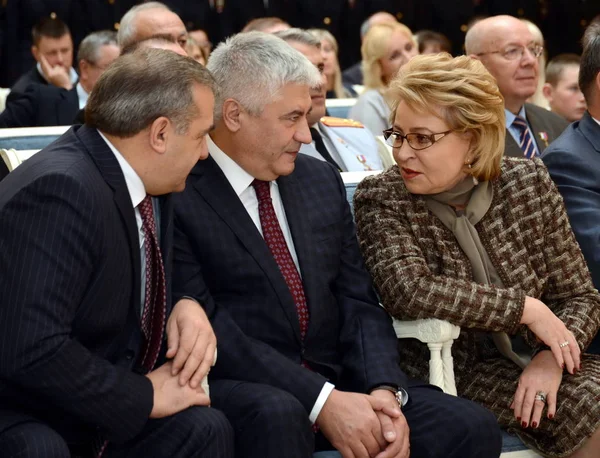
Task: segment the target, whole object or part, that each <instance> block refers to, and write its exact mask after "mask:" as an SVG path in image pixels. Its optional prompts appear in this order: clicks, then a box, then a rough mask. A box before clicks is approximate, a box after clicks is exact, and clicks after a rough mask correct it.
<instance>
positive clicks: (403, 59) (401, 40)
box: [350, 21, 418, 135]
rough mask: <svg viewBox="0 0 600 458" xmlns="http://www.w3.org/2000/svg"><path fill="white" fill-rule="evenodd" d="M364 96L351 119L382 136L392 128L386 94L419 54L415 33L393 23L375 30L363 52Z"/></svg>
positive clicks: (366, 38) (357, 102)
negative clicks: (406, 64) (404, 67)
mask: <svg viewBox="0 0 600 458" xmlns="http://www.w3.org/2000/svg"><path fill="white" fill-rule="evenodd" d="M361 53H362V68H363V74H364V83H365V92H363V93H362V94H361V95H360V96H359V97H358V100H357V101H356V104H355V105H354V106H353V107H352V109H351V110H350V118H352V119H355V120H357V121H360V122H362V123H363V124H364V125H365V126H367V128H368V129H369V130H370V131H371V132H372V133H373V135H382V132H383V130H385V129H387V128H388V127H389V122H390V120H389V117H390V107H389V106H388V104H387V102H386V101H385V99H384V96H383V92H384V91H385V89H386V88H387V86H388V84H389V83H390V81H391V80H392V79H393V78H394V76H395V75H396V73H397V72H398V70H399V69H400V67H402V66H403V65H404V64H405V63H407V62H408V61H409V60H410V59H411V58H412V57H414V56H416V55H417V54H418V51H417V44H416V43H415V41H414V38H413V35H412V32H411V31H410V29H409V28H408V27H406V26H405V25H404V24H400V23H399V22H396V21H394V22H393V23H383V24H377V25H374V26H372V27H371V28H370V29H369V31H368V32H367V35H366V36H365V39H364V41H363V45H362V48H361Z"/></svg>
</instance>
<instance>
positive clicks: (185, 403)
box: [0, 49, 233, 458]
mask: <svg viewBox="0 0 600 458" xmlns="http://www.w3.org/2000/svg"><path fill="white" fill-rule="evenodd" d="M213 90H214V82H213V79H212V77H211V76H210V74H209V73H208V71H207V70H206V69H204V68H203V67H202V66H201V65H200V64H198V63H196V62H195V61H193V60H191V59H189V58H187V57H182V56H179V55H177V54H175V53H173V52H171V51H165V50H159V49H140V50H138V51H136V52H134V53H132V54H129V55H127V56H123V57H121V58H120V59H118V60H117V61H115V62H114V63H113V65H111V67H110V68H109V69H108V70H107V71H106V72H105V73H104V74H103V76H102V77H101V78H100V80H99V81H98V83H97V85H96V86H95V88H94V92H93V93H92V95H91V97H90V99H89V101H88V104H87V107H86V110H87V111H86V119H87V124H86V125H84V126H77V127H74V128H72V129H71V130H69V131H68V132H67V133H65V134H64V135H63V136H62V137H61V138H60V139H59V140H57V141H56V142H54V143H53V144H52V145H50V146H49V147H47V148H45V149H44V150H43V151H41V152H40V153H38V154H37V155H35V156H34V157H33V158H32V159H30V160H28V161H27V162H26V163H25V164H23V165H22V166H20V167H19V168H18V169H17V170H15V171H14V172H11V173H10V174H9V176H8V177H6V178H5V179H4V180H3V181H2V183H1V184H0V336H1V337H0V341H1V343H0V451H1V452H0V453H1V454H2V456H9V457H12V456H19V457H44V458H49V457H69V456H71V455H74V456H80V455H85V456H89V454H90V452H93V453H94V455H95V456H104V457H125V456H143V457H156V458H159V457H161V458H162V457H181V458H183V457H199V456H202V457H218V458H220V457H230V456H232V454H233V446H232V440H233V439H232V435H233V433H232V429H231V426H230V425H229V423H228V421H227V420H226V418H225V417H224V415H223V414H222V413H221V412H219V411H218V410H216V409H209V408H207V407H205V406H207V405H208V404H209V402H210V400H209V398H208V396H207V395H206V393H204V391H203V390H202V387H201V384H200V381H201V380H202V379H203V377H204V376H205V375H206V374H207V372H208V369H209V367H210V364H211V363H212V361H213V358H214V348H215V339H214V334H213V332H212V329H211V327H210V324H209V323H208V320H207V318H206V315H205V314H204V311H203V310H202V308H201V307H200V306H199V305H198V304H197V303H196V302H194V301H192V300H190V299H185V298H183V299H182V300H180V301H178V302H177V303H176V304H175V305H174V306H172V305H171V301H170V272H171V254H170V245H171V240H172V217H171V201H170V197H169V193H171V192H173V191H181V190H183V188H184V186H185V179H186V177H187V174H188V173H189V171H190V170H191V168H192V167H193V166H194V164H196V162H197V161H198V160H199V159H203V158H205V157H206V156H207V149H206V140H205V137H206V134H207V133H208V131H209V130H210V129H211V128H212V124H213V107H214V96H213ZM165 344H166V345H165ZM165 347H166V348H165ZM190 406H191V407H190Z"/></svg>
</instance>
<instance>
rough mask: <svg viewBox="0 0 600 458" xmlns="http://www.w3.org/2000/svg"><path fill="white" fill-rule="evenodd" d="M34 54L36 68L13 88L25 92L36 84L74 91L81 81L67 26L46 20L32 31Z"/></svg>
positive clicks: (23, 76) (58, 21)
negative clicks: (74, 61) (78, 81)
mask: <svg viewBox="0 0 600 458" xmlns="http://www.w3.org/2000/svg"><path fill="white" fill-rule="evenodd" d="M31 35H32V38H33V46H32V47H31V53H32V54H33V57H34V58H35V61H36V65H35V66H34V67H33V68H32V69H31V70H29V71H28V72H27V73H25V74H23V75H22V76H21V77H20V78H19V80H18V81H17V82H16V83H15V84H14V85H13V87H12V88H11V91H12V92H25V89H26V88H27V86H29V85H30V84H32V83H36V84H42V85H49V84H50V85H53V86H56V87H61V88H64V89H71V88H72V87H73V86H74V85H75V83H76V82H77V79H78V76H77V72H76V71H75V70H74V69H73V40H72V39H71V33H70V32H69V28H68V27H67V25H66V24H65V23H64V22H63V21H61V20H60V19H58V18H53V17H45V18H42V19H41V20H40V21H39V22H38V23H37V24H36V25H35V26H34V27H33V29H32V32H31Z"/></svg>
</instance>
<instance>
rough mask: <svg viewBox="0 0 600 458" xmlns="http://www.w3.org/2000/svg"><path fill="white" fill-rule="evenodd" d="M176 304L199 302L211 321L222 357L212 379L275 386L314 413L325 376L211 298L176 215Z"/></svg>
mask: <svg viewBox="0 0 600 458" xmlns="http://www.w3.org/2000/svg"><path fill="white" fill-rule="evenodd" d="M175 214H176V217H175V229H174V260H173V299H174V300H173V303H177V301H178V300H179V299H181V298H182V297H183V296H190V297H193V298H194V299H195V300H197V301H198V302H199V303H200V304H202V306H203V307H204V309H205V310H206V313H207V315H208V317H209V319H210V322H211V324H212V327H213V330H214V332H215V335H216V337H217V348H218V351H219V357H218V358H217V363H216V365H215V367H214V368H213V369H212V370H211V376H212V377H216V378H222V379H233V380H244V381H249V382H255V383H264V384H267V385H271V386H275V387H277V388H280V389H282V390H284V391H287V392H288V393H290V394H292V395H293V396H295V397H296V398H297V399H298V400H299V401H300V402H301V403H302V405H303V406H304V408H305V409H306V412H307V414H308V413H310V411H311V410H312V408H313V406H314V404H315V402H316V400H317V397H318V396H319V393H320V392H321V389H322V388H323V386H324V385H325V382H326V381H327V380H326V379H325V378H324V377H323V376H321V375H320V374H318V373H316V372H312V371H309V370H306V369H305V368H303V367H302V366H301V365H300V364H299V363H296V362H294V361H292V360H290V359H288V358H287V357H285V356H284V355H282V354H281V353H279V352H278V351H277V350H275V349H273V348H272V347H270V346H269V345H267V344H265V343H264V342H261V341H259V340H256V339H254V338H251V337H249V336H247V335H246V334H245V333H244V332H243V331H242V330H241V329H240V327H239V326H238V325H237V323H236V322H235V320H234V319H233V317H232V316H231V314H230V313H229V311H228V310H227V309H226V308H225V307H223V306H219V304H218V303H216V302H215V301H214V299H213V298H212V297H211V295H210V292H209V291H208V288H207V286H206V284H205V282H204V279H203V276H202V267H201V266H200V264H199V262H198V260H197V258H196V256H195V255H194V251H193V249H192V246H191V244H190V242H189V238H188V235H187V234H186V233H185V232H184V231H183V230H182V229H181V227H182V226H181V224H178V222H177V211H176V212H175Z"/></svg>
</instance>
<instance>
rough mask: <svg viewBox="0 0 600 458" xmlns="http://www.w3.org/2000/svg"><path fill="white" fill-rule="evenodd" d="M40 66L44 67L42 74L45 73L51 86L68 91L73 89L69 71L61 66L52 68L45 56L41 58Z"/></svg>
mask: <svg viewBox="0 0 600 458" xmlns="http://www.w3.org/2000/svg"><path fill="white" fill-rule="evenodd" d="M40 65H41V67H42V73H44V76H45V77H46V79H47V80H48V82H49V83H50V84H52V85H54V86H57V87H62V88H65V89H67V90H69V89H71V88H72V87H73V83H72V82H71V75H69V71H68V70H66V69H65V68H64V67H62V66H61V65H56V66H54V67H52V66H51V65H50V64H49V63H48V60H46V58H45V57H44V56H40Z"/></svg>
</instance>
